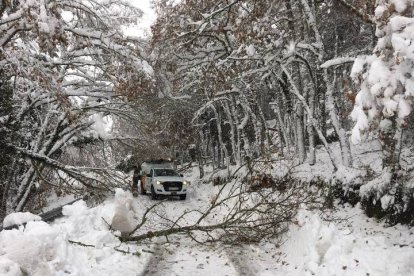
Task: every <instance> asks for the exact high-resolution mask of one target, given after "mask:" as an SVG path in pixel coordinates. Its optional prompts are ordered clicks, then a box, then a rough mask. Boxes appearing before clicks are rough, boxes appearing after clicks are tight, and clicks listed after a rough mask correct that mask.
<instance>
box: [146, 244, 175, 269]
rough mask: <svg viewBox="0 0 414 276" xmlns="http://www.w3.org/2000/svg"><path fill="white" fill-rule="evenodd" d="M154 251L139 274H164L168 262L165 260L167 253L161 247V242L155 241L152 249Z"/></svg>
mask: <svg viewBox="0 0 414 276" xmlns="http://www.w3.org/2000/svg"><path fill="white" fill-rule="evenodd" d="M153 250H154V253H153V254H152V256H151V257H150V259H149V260H148V262H147V264H146V265H145V268H144V271H143V272H142V273H141V276H164V275H168V274H166V269H168V266H169V264H168V263H167V262H166V259H167V257H168V256H167V255H166V251H165V250H164V249H163V248H162V244H161V243H156V245H155V248H154V249H153Z"/></svg>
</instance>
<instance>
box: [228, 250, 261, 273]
mask: <svg viewBox="0 0 414 276" xmlns="http://www.w3.org/2000/svg"><path fill="white" fill-rule="evenodd" d="M224 252H225V253H226V255H227V257H228V259H229V260H230V262H231V264H232V266H233V267H234V269H235V270H236V271H237V274H238V275H239V276H251V275H257V274H258V271H257V269H256V268H255V267H254V266H253V265H252V263H251V262H250V260H248V259H247V258H246V254H244V252H243V247H241V246H233V247H225V248H224Z"/></svg>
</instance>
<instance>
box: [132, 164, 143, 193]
mask: <svg viewBox="0 0 414 276" xmlns="http://www.w3.org/2000/svg"><path fill="white" fill-rule="evenodd" d="M140 172H141V167H140V166H136V167H135V168H134V174H133V176H132V189H131V190H132V194H133V195H134V197H137V196H138V180H139V179H140V176H141V174H140Z"/></svg>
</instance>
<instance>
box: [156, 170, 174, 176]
mask: <svg viewBox="0 0 414 276" xmlns="http://www.w3.org/2000/svg"><path fill="white" fill-rule="evenodd" d="M154 176H180V175H179V174H178V173H176V172H175V171H174V170H171V169H155V170H154Z"/></svg>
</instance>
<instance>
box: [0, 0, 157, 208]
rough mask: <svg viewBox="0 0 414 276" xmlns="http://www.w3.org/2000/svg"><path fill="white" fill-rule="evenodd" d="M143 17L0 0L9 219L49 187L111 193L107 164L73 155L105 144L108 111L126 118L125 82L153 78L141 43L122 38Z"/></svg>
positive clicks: (86, 0)
mask: <svg viewBox="0 0 414 276" xmlns="http://www.w3.org/2000/svg"><path fill="white" fill-rule="evenodd" d="M140 16H141V11H140V10H138V9H136V8H133V7H132V6H130V5H129V4H128V2H127V1H118V0H109V1H91V0H63V1H55V0H41V1H1V6H0V64H1V66H0V68H1V80H2V81H1V85H2V87H1V90H3V89H9V90H8V91H11V93H10V94H9V96H7V97H4V98H3V96H2V112H1V114H0V128H1V130H2V133H4V134H5V135H4V136H3V137H2V139H3V140H2V146H3V148H4V149H5V151H8V152H12V158H11V159H10V162H9V163H8V164H4V165H3V164H2V165H3V166H2V170H1V171H2V175H1V177H0V181H1V187H2V189H1V201H2V210H1V213H2V215H4V213H5V212H7V210H16V211H20V210H22V209H23V208H25V206H26V205H27V204H28V203H30V202H32V203H33V200H34V199H35V198H36V197H34V195H36V194H37V193H36V191H38V192H39V191H41V190H42V189H44V188H45V186H46V187H51V186H52V187H53V186H59V185H60V183H65V185H64V186H66V187H69V189H72V188H73V189H78V190H80V191H82V190H83V189H84V188H85V187H89V188H97V189H100V190H109V189H111V187H110V186H108V184H107V183H108V182H105V181H104V179H105V178H106V177H110V176H113V177H115V176H116V174H114V173H112V172H111V170H107V169H106V166H110V164H107V163H106V164H105V162H101V163H99V162H95V163H90V162H88V161H90V160H92V159H94V158H91V157H88V158H86V160H83V161H82V160H79V158H78V159H76V158H74V157H75V156H76V154H75V155H70V154H69V153H70V152H72V153H74V152H73V151H74V150H76V149H77V148H80V147H83V145H87V144H91V143H96V142H99V141H101V140H103V139H105V138H107V137H106V135H107V129H108V128H109V126H110V121H108V119H107V118H108V115H120V116H126V115H127V114H128V108H127V107H126V104H125V101H124V100H125V99H127V96H128V95H127V93H126V92H128V89H127V88H126V85H125V84H126V83H128V81H129V80H130V79H133V78H135V79H146V78H148V76H149V75H150V74H151V73H152V69H151V67H150V66H149V65H148V63H147V62H146V61H145V60H144V59H143V58H142V54H141V53H142V42H141V41H139V40H137V39H134V38H129V37H127V36H125V35H124V33H123V32H122V27H123V26H125V25H128V24H136V20H137V18H139V17H140ZM134 76H136V77H134ZM7 87H9V88H7ZM7 101H8V102H7ZM6 105H7V109H4V108H5V107H6ZM3 107H4V108H3ZM3 110H4V111H5V110H7V112H3ZM78 157H79V156H78ZM105 159H106V160H108V159H107V158H102V160H105ZM87 160H88V161H87ZM93 164H95V165H96V164H100V165H105V167H98V168H97V167H95V166H94V165H93ZM89 166H90V167H89ZM88 167H89V168H88ZM3 168H5V169H3ZM112 183H114V181H112Z"/></svg>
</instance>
